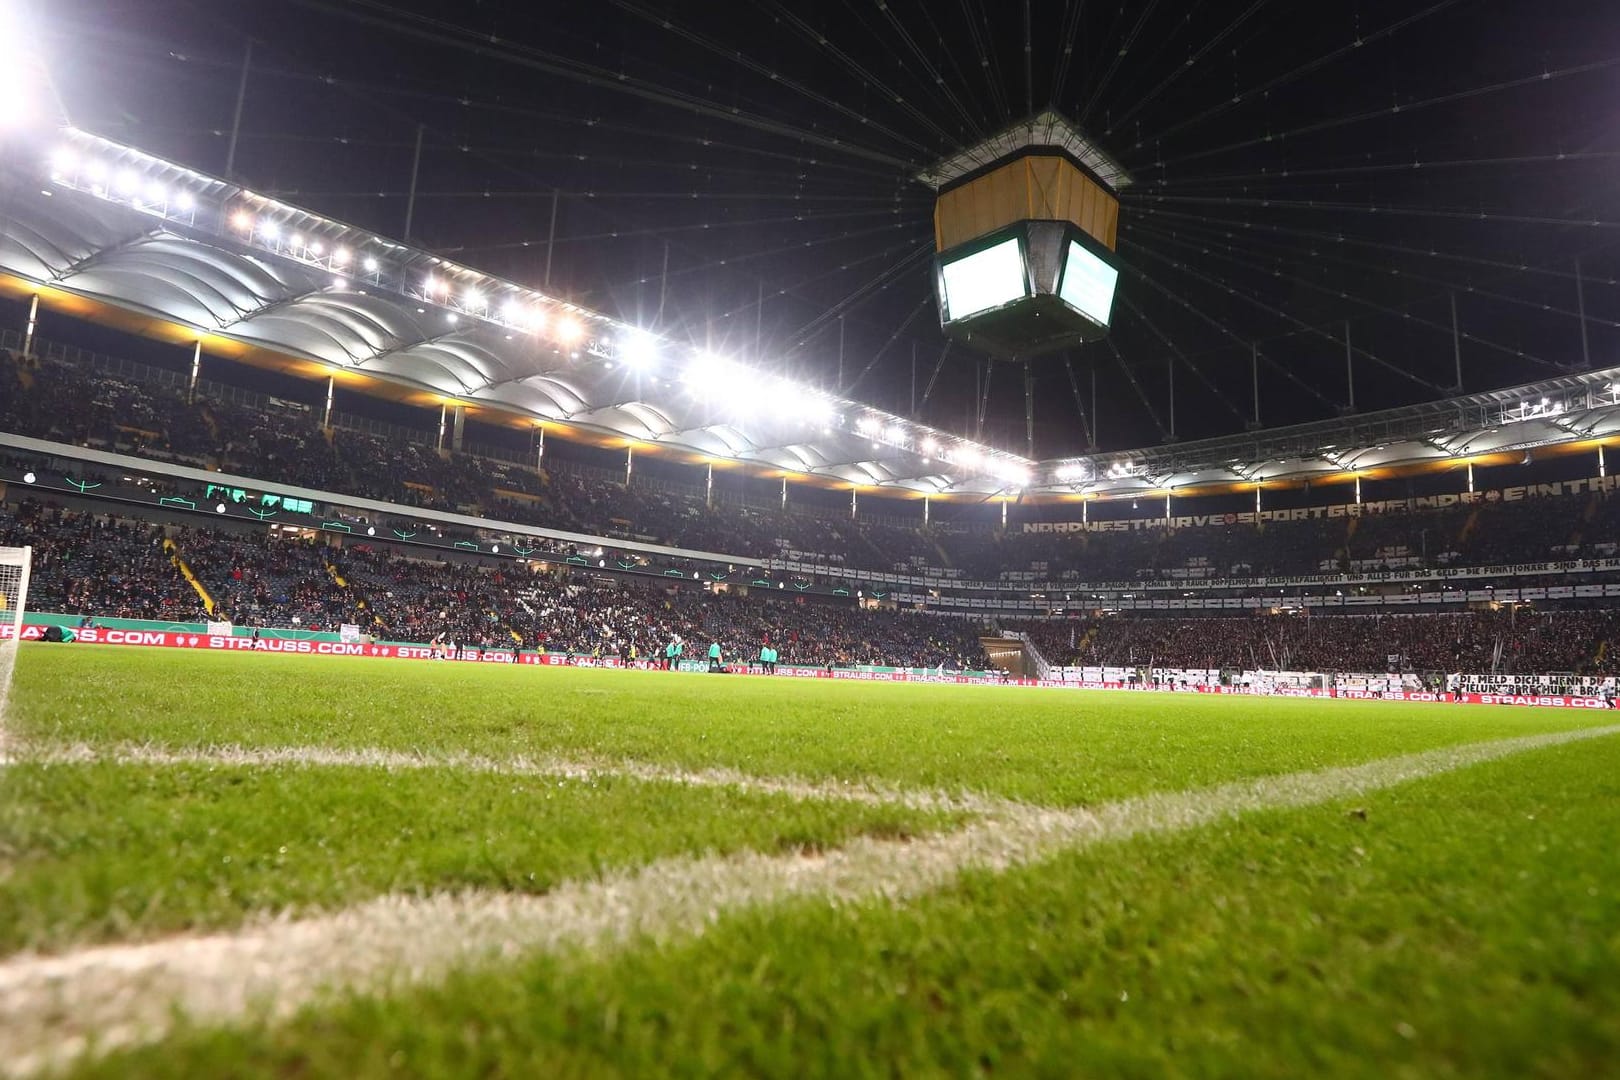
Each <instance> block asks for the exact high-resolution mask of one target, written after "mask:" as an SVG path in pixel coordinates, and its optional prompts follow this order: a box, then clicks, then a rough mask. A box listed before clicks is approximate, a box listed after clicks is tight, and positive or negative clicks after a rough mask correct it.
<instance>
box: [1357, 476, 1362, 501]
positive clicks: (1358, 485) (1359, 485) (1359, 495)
mask: <svg viewBox="0 0 1620 1080" xmlns="http://www.w3.org/2000/svg"><path fill="white" fill-rule="evenodd" d="M1356 505H1357V506H1360V505H1361V477H1359V476H1358V477H1356Z"/></svg>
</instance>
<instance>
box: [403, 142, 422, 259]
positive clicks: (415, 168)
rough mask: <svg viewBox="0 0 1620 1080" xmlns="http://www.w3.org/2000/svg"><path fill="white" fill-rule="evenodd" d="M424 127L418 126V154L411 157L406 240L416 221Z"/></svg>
mask: <svg viewBox="0 0 1620 1080" xmlns="http://www.w3.org/2000/svg"><path fill="white" fill-rule="evenodd" d="M422 131H423V125H421V124H417V125H416V153H415V154H413V155H412V156H411V191H410V194H409V195H407V196H406V197H405V239H407V240H409V239H410V238H411V225H412V224H413V223H414V222H415V221H416V178H417V175H418V174H419V173H421V171H422Z"/></svg>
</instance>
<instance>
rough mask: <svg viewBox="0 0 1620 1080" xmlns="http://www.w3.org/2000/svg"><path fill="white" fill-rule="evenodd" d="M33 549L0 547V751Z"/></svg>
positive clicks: (21, 633) (20, 633)
mask: <svg viewBox="0 0 1620 1080" xmlns="http://www.w3.org/2000/svg"><path fill="white" fill-rule="evenodd" d="M33 551H34V549H33V548H26V547H0V750H3V747H4V744H5V727H4V717H5V710H6V699H7V698H8V697H9V696H10V694H11V670H12V668H13V667H15V666H16V662H17V648H18V643H19V642H21V641H22V635H23V616H24V614H25V613H26V612H27V610H28V569H29V567H30V565H32V562H33Z"/></svg>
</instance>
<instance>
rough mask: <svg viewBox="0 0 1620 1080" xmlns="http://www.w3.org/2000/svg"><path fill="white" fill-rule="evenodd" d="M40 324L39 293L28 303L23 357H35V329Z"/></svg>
mask: <svg viewBox="0 0 1620 1080" xmlns="http://www.w3.org/2000/svg"><path fill="white" fill-rule="evenodd" d="M38 323H39V293H35V294H34V295H33V297H32V298H31V299H30V300H29V301H28V328H27V329H26V330H25V331H24V332H23V355H24V356H33V355H34V327H35V326H36V325H38Z"/></svg>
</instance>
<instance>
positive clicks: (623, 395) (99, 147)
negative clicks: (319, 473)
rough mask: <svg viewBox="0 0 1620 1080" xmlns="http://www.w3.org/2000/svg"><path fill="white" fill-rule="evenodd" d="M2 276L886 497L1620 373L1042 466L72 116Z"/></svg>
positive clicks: (1484, 446)
mask: <svg viewBox="0 0 1620 1080" xmlns="http://www.w3.org/2000/svg"><path fill="white" fill-rule="evenodd" d="M5 179H6V189H5V192H4V193H0V200H3V201H0V273H3V274H6V275H10V276H11V277H13V278H14V279H16V280H18V281H20V282H21V283H22V285H23V287H25V288H29V289H36V288H37V289H40V291H42V292H45V293H51V294H55V295H65V296H72V297H80V298H84V299H88V300H92V301H96V302H99V303H102V304H107V305H111V306H113V307H116V308H121V309H124V310H128V311H132V312H136V313H139V314H142V315H144V316H147V317H151V318H155V319H158V320H162V321H164V322H166V323H171V324H175V325H178V326H182V327H185V328H187V330H188V332H196V333H197V334H198V335H199V337H200V336H204V335H206V336H208V337H210V338H213V339H227V340H231V341H235V342H239V343H242V344H244V345H246V346H249V347H252V348H257V349H265V350H269V351H271V352H273V353H275V354H278V355H282V356H286V357H292V358H298V359H301V360H304V361H310V362H313V363H315V364H317V365H319V366H320V367H321V368H322V369H325V370H330V371H332V372H334V373H337V372H343V373H347V374H357V375H361V376H364V377H370V378H375V379H378V380H383V381H385V382H387V383H392V384H396V385H399V386H403V387H407V388H411V389H413V390H417V391H421V392H425V393H426V394H429V395H433V396H435V397H436V398H437V399H438V400H443V401H447V402H456V403H466V404H469V405H475V406H483V407H487V408H490V409H494V410H498V411H502V412H506V413H510V414H512V415H514V416H517V417H523V418H529V419H532V420H535V421H543V422H548V423H551V424H554V425H562V426H565V427H567V428H572V429H575V430H578V431H580V432H582V433H588V434H593V435H597V436H602V435H606V436H610V437H612V438H615V439H620V438H622V439H623V440H625V441H626V443H628V444H632V445H639V446H656V447H663V448H668V449H670V450H674V451H677V452H682V453H688V454H694V455H701V456H704V457H709V458H714V459H725V460H730V461H735V462H739V463H742V464H744V465H750V466H755V467H758V468H760V469H763V470H770V471H780V472H785V473H789V474H801V475H804V476H807V477H814V478H818V479H820V480H822V481H824V482H835V483H848V484H852V485H856V486H859V487H863V488H878V489H887V490H890V491H893V492H895V493H896V494H912V495H915V494H925V495H943V496H952V495H956V496H965V497H979V498H988V497H995V496H997V495H1008V494H1012V493H1014V492H1016V491H1020V490H1022V491H1024V492H1026V493H1027V494H1032V495H1037V496H1038V495H1071V496H1072V495H1077V494H1078V495H1092V496H1111V495H1113V496H1120V495H1133V494H1139V493H1143V492H1148V491H1155V492H1157V491H1184V492H1190V491H1193V490H1199V489H1219V488H1222V487H1230V486H1233V485H1244V484H1253V483H1256V482H1273V483H1281V482H1288V481H1297V480H1300V479H1309V478H1312V477H1323V476H1328V475H1333V474H1344V473H1349V472H1355V471H1358V470H1365V469H1373V468H1390V467H1401V466H1413V465H1424V464H1432V463H1440V462H1447V461H1463V460H1466V459H1470V458H1474V457H1479V456H1483V455H1489V454H1498V453H1504V452H1509V451H1517V450H1524V449H1530V448H1535V447H1541V446H1550V445H1557V444H1569V443H1579V442H1586V441H1591V440H1601V439H1606V438H1611V437H1620V398H1617V393H1616V392H1617V390H1620V368H1613V369H1605V370H1601V371H1594V372H1588V373H1585V374H1581V375H1570V376H1564V377H1560V378H1555V379H1552V380H1546V381H1542V382H1536V383H1530V384H1526V385H1523V386H1519V387H1515V388H1511V389H1508V390H1502V391H1496V392H1492V393H1486V394H1473V395H1468V396H1462V397H1456V398H1451V399H1447V400H1441V401H1435V402H1428V403H1424V404H1419V405H1413V406H1407V407H1403V408H1399V409H1393V410H1385V411H1382V412H1376V413H1368V414H1364V415H1359V416H1357V415H1350V416H1345V417H1342V418H1338V419H1334V420H1327V421H1320V422H1316V423H1312V424H1304V425H1296V426H1292V427H1287V428H1279V429H1273V430H1269V431H1262V432H1258V433H1253V434H1244V435H1233V436H1227V437H1223V438H1217V439H1208V440H1201V441H1197V442H1187V443H1181V444H1173V445H1170V446H1165V447H1156V448H1149V449H1140V450H1131V451H1123V452H1116V453H1102V454H1094V455H1089V456H1085V457H1078V458H1065V459H1062V460H1054V461H1048V462H1044V463H1036V462H1033V461H1030V460H1029V459H1027V458H1024V457H1021V456H1019V455H1015V454H1009V453H1006V452H1003V451H998V450H992V449H990V448H988V447H984V446H982V445H979V444H976V443H973V442H971V441H969V440H965V439H962V438H960V437H958V436H954V435H951V434H948V433H946V432H943V431H939V430H937V429H934V428H930V427H927V426H924V425H920V424H916V423H914V422H912V421H910V420H907V419H904V418H902V417H899V416H896V415H894V414H892V413H888V412H884V411H882V410H878V409H874V408H871V407H868V406H865V405H862V404H860V403H859V402H855V401H851V400H848V399H845V398H838V397H834V396H831V395H828V394H826V393H823V392H822V391H820V390H818V389H816V388H814V387H810V386H807V385H803V384H798V383H794V382H791V381H788V380H784V379H781V378H779V377H776V376H774V375H767V374H765V373H762V372H759V371H757V370H756V369H752V368H750V367H748V366H746V365H743V364H740V363H737V362H734V361H731V360H727V359H725V358H721V357H717V356H712V355H709V354H705V353H702V352H700V351H694V350H692V349H690V348H688V347H683V346H677V345H675V344H673V343H671V342H667V341H660V340H658V339H655V338H653V337H652V336H650V335H648V334H646V333H644V332H643V331H641V330H639V329H637V328H636V327H633V326H628V325H626V324H623V323H621V322H618V321H616V320H613V319H611V318H608V317H606V316H603V315H601V314H599V313H597V312H594V311H590V310H588V309H585V308H583V307H580V306H578V305H574V304H571V303H568V302H567V301H564V300H562V299H559V298H557V297H554V296H549V295H546V294H544V293H541V292H537V291H535V290H533V289H529V288H526V287H524V286H521V285H517V284H515V283H513V282H510V281H506V280H502V279H499V278H496V277H493V276H491V275H488V274H484V273H481V272H479V271H477V270H475V269H472V268H470V267H467V266H463V265H460V264H457V263H454V262H451V261H449V260H447V259H444V258H442V257H440V256H438V255H435V254H433V253H432V252H429V251H426V250H423V249H421V248H418V247H413V246H411V245H408V244H405V243H403V242H400V241H397V240H392V239H389V238H387V237H384V236H380V235H378V234H376V233H374V232H371V231H368V230H363V229H359V228H356V227H354V226H351V225H347V224H345V223H343V222H340V221H337V220H334V219H332V218H329V217H325V216H322V215H319V214H315V213H313V212H310V211H307V210H304V209H301V208H299V207H296V206H292V205H288V204H286V203H283V202H279V201H277V200H274V199H270V198H267V197H264V196H261V195H258V194H256V193H254V192H253V191H251V190H248V189H246V188H243V187H241V186H238V185H236V184H234V183H231V182H229V181H226V180H223V179H220V178H219V177H215V176H209V175H207V174H204V173H200V172H197V171H195V170H191V169H188V168H185V167H183V166H180V165H177V164H175V163H173V162H170V161H166V160H163V159H160V158H157V157H155V156H152V155H150V154H146V153H144V152H142V151H140V150H137V149H135V148H133V147H129V146H126V145H123V144H120V143H116V142H112V141H110V140H107V139H103V138H100V137H97V136H93V135H89V134H86V133H84V132H80V131H76V130H72V129H67V130H64V131H62V132H59V133H55V135H54V137H52V138H49V139H39V140H36V141H34V142H33V143H31V144H30V146H29V150H28V152H26V153H24V154H22V155H14V156H11V157H8V159H7V160H6V162H5Z"/></svg>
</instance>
